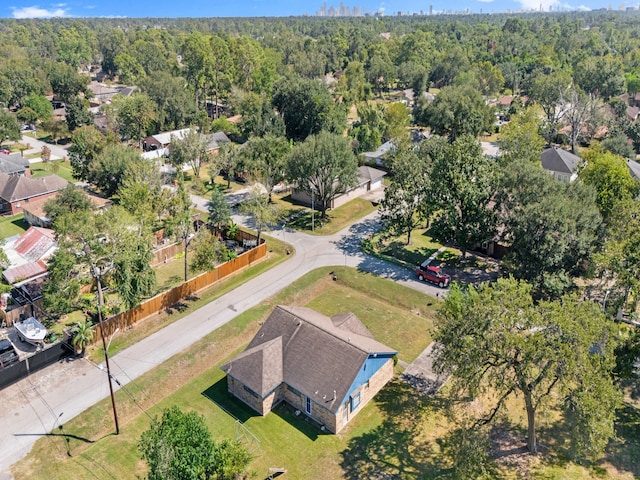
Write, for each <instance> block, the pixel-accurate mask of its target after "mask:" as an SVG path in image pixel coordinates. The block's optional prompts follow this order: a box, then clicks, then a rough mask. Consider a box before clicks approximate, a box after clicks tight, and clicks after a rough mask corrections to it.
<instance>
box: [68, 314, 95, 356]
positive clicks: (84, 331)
mask: <svg viewBox="0 0 640 480" xmlns="http://www.w3.org/2000/svg"><path fill="white" fill-rule="evenodd" d="M92 327H93V325H92V324H91V322H89V321H88V320H82V321H80V322H78V323H77V324H76V326H75V327H74V329H73V330H72V331H71V332H72V333H73V339H72V340H71V343H72V344H73V346H74V347H76V352H77V351H78V349H80V355H81V356H82V357H84V354H85V352H86V350H87V345H89V343H91V342H92V341H93V328H92Z"/></svg>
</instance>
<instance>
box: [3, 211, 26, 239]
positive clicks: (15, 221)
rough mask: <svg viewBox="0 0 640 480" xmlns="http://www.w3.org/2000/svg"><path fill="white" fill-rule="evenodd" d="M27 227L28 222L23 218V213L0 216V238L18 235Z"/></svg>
mask: <svg viewBox="0 0 640 480" xmlns="http://www.w3.org/2000/svg"><path fill="white" fill-rule="evenodd" d="M27 228H29V224H28V223H27V222H26V221H25V220H24V214H23V213H19V214H18V215H13V216H11V217H0V240H4V239H5V238H9V237H13V236H14V235H20V234H21V233H24V231H25V230H27Z"/></svg>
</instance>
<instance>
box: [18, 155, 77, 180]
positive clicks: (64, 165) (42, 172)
mask: <svg viewBox="0 0 640 480" xmlns="http://www.w3.org/2000/svg"><path fill="white" fill-rule="evenodd" d="M54 165H55V166H54ZM29 169H30V170H31V176H32V177H33V178H38V177H44V176H46V175H52V174H54V173H55V174H56V175H58V176H59V177H62V178H64V179H65V180H66V181H67V182H71V183H75V182H76V180H75V179H74V178H73V175H72V174H71V164H70V163H69V162H65V161H62V160H54V161H51V162H46V163H45V162H37V163H33V164H31V166H30V167H29ZM56 169H57V171H55V170H56Z"/></svg>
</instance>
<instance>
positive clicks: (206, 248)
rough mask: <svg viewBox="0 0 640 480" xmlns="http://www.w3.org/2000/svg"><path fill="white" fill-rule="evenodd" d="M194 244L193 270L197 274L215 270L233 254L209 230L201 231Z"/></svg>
mask: <svg viewBox="0 0 640 480" xmlns="http://www.w3.org/2000/svg"><path fill="white" fill-rule="evenodd" d="M193 243H194V245H193V259H192V260H191V269H192V270H194V271H195V272H208V271H210V270H213V269H214V268H215V266H216V264H218V263H223V262H226V261H227V260H228V259H229V255H230V253H231V252H230V251H229V250H228V249H227V247H226V246H225V244H224V243H223V242H221V241H220V240H218V237H216V236H215V235H213V234H212V233H211V232H210V231H209V230H207V229H202V230H200V231H199V232H198V233H197V234H196V236H195V239H194V242H193ZM233 253H235V252H233Z"/></svg>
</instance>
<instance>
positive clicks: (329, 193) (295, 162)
mask: <svg viewBox="0 0 640 480" xmlns="http://www.w3.org/2000/svg"><path fill="white" fill-rule="evenodd" d="M357 170H358V161H357V159H356V157H355V155H354V154H353V151H352V150H351V146H350V145H349V143H348V142H347V140H346V139H345V138H344V137H342V136H340V135H337V134H334V133H328V132H321V133H319V134H318V135H312V136H310V137H308V138H307V139H306V140H305V141H304V142H302V143H299V144H298V145H296V146H295V147H294V148H293V150H292V151H291V154H290V155H289V158H288V160H287V178H288V179H289V181H290V182H292V183H294V184H296V188H299V189H300V190H302V191H304V192H306V193H307V194H308V195H309V196H310V197H311V196H313V197H314V199H315V202H317V203H316V205H317V206H319V207H320V208H321V210H322V216H323V217H325V216H326V212H327V208H329V205H330V201H331V199H332V198H334V197H335V196H336V195H338V194H340V193H344V192H345V191H346V190H347V189H349V188H350V187H353V186H355V184H356V179H357V178H356V175H357Z"/></svg>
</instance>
